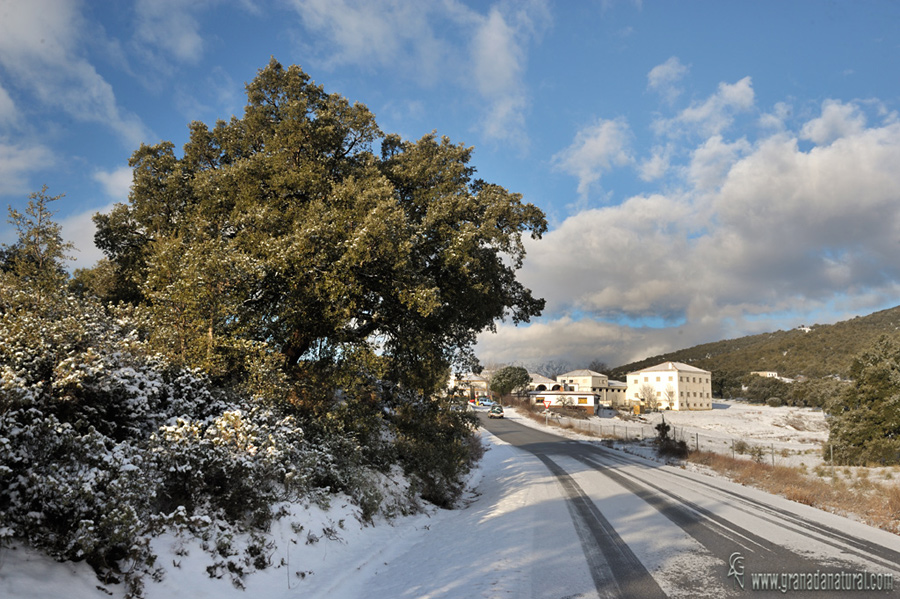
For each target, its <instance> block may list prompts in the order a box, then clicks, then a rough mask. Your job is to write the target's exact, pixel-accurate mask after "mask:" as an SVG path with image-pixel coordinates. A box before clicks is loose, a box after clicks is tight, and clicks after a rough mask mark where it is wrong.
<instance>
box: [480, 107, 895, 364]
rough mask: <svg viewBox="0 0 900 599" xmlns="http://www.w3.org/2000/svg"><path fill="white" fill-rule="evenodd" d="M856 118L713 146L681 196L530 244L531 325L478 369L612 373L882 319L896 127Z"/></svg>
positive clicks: (851, 113) (637, 201)
mask: <svg viewBox="0 0 900 599" xmlns="http://www.w3.org/2000/svg"><path fill="white" fill-rule="evenodd" d="M738 95H739V96H740V94H738ZM739 105H746V103H744V104H740V103H739ZM861 111H862V108H861V107H860V106H859V105H855V104H844V103H840V102H834V101H831V102H825V103H824V104H823V105H822V110H821V113H820V114H819V115H818V116H816V117H815V118H813V119H810V120H809V121H808V122H806V123H805V124H802V125H800V126H799V128H798V130H797V131H795V132H793V133H792V132H790V131H775V132H774V133H769V134H768V136H764V137H762V138H760V139H758V140H756V141H755V142H750V141H748V140H746V139H739V140H736V141H729V140H727V139H726V138H724V137H722V136H718V135H713V136H711V137H708V138H706V139H705V140H704V141H703V142H701V143H699V144H698V145H697V146H696V147H695V148H694V150H693V151H691V152H690V157H689V159H688V162H687V164H686V166H685V168H684V171H685V181H684V183H685V188H684V189H681V190H679V191H677V192H675V191H666V192H660V193H648V194H646V195H640V196H635V197H632V198H630V199H628V200H626V201H624V202H623V203H621V204H620V205H616V206H608V207H603V208H599V209H593V210H586V211H583V212H581V213H579V214H575V215H573V216H571V217H570V218H568V219H567V220H566V221H564V222H563V223H562V224H561V225H560V226H559V227H558V228H556V229H555V230H553V231H551V232H549V233H548V234H546V235H545V236H544V238H543V240H540V241H535V242H531V243H529V245H528V252H529V255H528V258H527V260H526V262H525V267H524V269H523V271H522V273H521V279H522V281H523V283H525V284H526V285H527V286H528V287H530V288H531V289H532V290H533V291H534V292H535V294H536V295H538V296H541V297H545V298H546V299H547V308H546V310H545V315H544V316H543V317H542V318H541V319H540V321H539V322H538V323H537V324H538V325H539V326H535V325H531V326H529V327H525V328H523V329H522V330H518V329H515V328H513V327H511V326H505V325H501V326H500V327H499V329H498V333H497V335H496V336H484V337H483V338H482V339H481V342H480V346H479V351H480V352H481V354H480V355H482V356H489V357H490V359H491V360H493V361H498V362H499V361H503V359H504V356H505V355H506V354H507V353H508V352H507V351H506V350H504V349H503V348H504V347H515V348H517V349H519V348H521V347H522V345H521V344H522V343H527V344H529V347H539V348H540V351H544V352H550V353H553V354H554V356H555V357H556V358H567V359H569V360H572V361H575V362H578V361H581V362H584V363H586V362H588V361H590V360H591V359H595V358H599V359H604V360H606V361H607V362H609V363H612V364H621V363H626V362H628V361H630V360H632V359H635V358H642V357H646V356H649V355H653V354H654V353H661V352H664V351H669V350H674V349H678V348H682V347H689V346H691V345H695V344H697V343H702V342H706V341H710V340H716V339H722V338H728V337H733V336H739V335H746V334H750V333H753V332H761V331H764V330H773V329H774V328H779V327H784V326H787V327H790V326H796V325H797V324H798V323H797V322H793V323H791V322H790V315H795V314H808V313H810V312H816V313H827V314H831V315H832V316H834V317H835V318H834V319H837V317H840V316H842V315H843V316H844V317H846V316H848V315H853V314H856V313H859V311H861V310H866V309H870V310H875V309H879V308H881V307H883V306H884V304H885V303H886V302H889V301H891V300H893V299H894V298H896V297H897V293H898V290H900V263H898V262H897V260H896V255H897V251H898V249H900V191H898V190H900V169H897V168H896V165H897V164H900V122H897V120H896V119H894V118H892V117H891V116H890V115H887V116H885V117H884V118H883V119H882V120H881V121H880V122H879V123H877V124H875V125H870V126H867V125H866V119H865V117H864V116H863V113H862V112H861ZM870 118H871V117H870ZM802 138H808V139H811V140H813V141H816V143H820V144H823V145H816V146H814V147H812V148H811V149H808V150H805V149H802V148H801V145H800V140H801V139H802ZM846 298H853V301H852V302H849V301H845V300H846ZM850 304H852V306H851V305H850ZM795 318H796V317H795ZM636 323H637V325H641V324H642V323H650V324H652V326H654V327H656V328H654V329H652V330H651V329H648V328H642V327H641V326H637V328H635V324H636ZM591 339H595V340H594V342H593V343H592V342H591Z"/></svg>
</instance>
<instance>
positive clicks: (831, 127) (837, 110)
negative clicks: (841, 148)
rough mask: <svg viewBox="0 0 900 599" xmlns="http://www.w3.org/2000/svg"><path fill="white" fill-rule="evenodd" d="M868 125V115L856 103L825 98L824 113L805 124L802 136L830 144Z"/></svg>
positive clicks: (815, 141)
mask: <svg viewBox="0 0 900 599" xmlns="http://www.w3.org/2000/svg"><path fill="white" fill-rule="evenodd" d="M865 126H866V117H865V115H864V114H863V113H862V111H861V110H860V109H859V108H858V107H857V106H856V105H854V104H852V103H851V104H844V103H842V102H839V101H837V100H825V102H824V103H823V104H822V115H821V116H820V117H818V118H816V119H813V120H811V121H809V122H808V123H806V124H805V125H803V129H801V130H800V137H801V138H803V139H808V140H810V141H812V142H813V143H815V144H818V145H823V144H829V143H831V142H833V141H834V140H836V139H840V138H842V137H846V136H848V135H854V134H856V133H859V132H860V131H862V130H863V128H864V127H865Z"/></svg>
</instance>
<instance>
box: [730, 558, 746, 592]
mask: <svg viewBox="0 0 900 599" xmlns="http://www.w3.org/2000/svg"><path fill="white" fill-rule="evenodd" d="M728 578H734V582H733V583H732V584H733V585H734V588H737V587H738V585H740V587H741V590H743V588H744V556H743V555H741V554H740V552H738V551H735V552H734V553H732V554H731V557H729V558H728Z"/></svg>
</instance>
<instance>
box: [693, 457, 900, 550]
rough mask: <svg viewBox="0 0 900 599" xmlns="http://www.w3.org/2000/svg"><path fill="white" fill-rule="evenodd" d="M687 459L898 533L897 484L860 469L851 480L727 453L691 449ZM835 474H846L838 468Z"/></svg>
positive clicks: (899, 503) (742, 481) (899, 489)
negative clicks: (878, 478)
mask: <svg viewBox="0 0 900 599" xmlns="http://www.w3.org/2000/svg"><path fill="white" fill-rule="evenodd" d="M688 461H690V462H695V463H698V464H703V465H705V466H708V467H710V468H711V469H713V470H715V471H716V472H718V473H720V474H722V475H724V476H727V477H728V478H730V479H732V480H734V481H735V482H738V483H740V484H743V485H747V486H752V487H756V488H758V489H762V490H764V491H768V492H769V493H774V494H776V495H781V496H782V497H785V498H787V499H790V500H791V501H796V502H798V503H803V504H806V505H809V506H812V507H816V508H819V509H823V510H826V511H829V512H833V513H838V514H852V515H854V516H857V517H858V518H860V519H861V520H862V521H863V522H866V523H867V524H870V525H872V526H876V527H878V528H881V529H883V530H887V531H889V532H893V533H900V487H898V486H897V485H895V484H883V483H880V482H876V481H874V480H872V479H871V478H870V477H869V476H868V472H867V471H865V470H862V471H861V472H860V474H859V475H858V476H857V477H856V479H854V480H847V479H842V478H841V477H840V476H837V477H835V479H834V480H828V479H826V478H824V476H823V475H824V474H826V473H827V470H826V469H824V468H823V469H817V471H816V474H818V476H816V475H809V474H807V473H806V472H805V471H804V470H805V469H801V468H791V467H787V466H772V465H770V464H761V463H759V462H755V461H750V460H738V459H734V458H731V457H729V456H725V455H721V454H716V453H710V452H694V453H692V454H691V455H690V456H689V457H688ZM837 473H838V474H844V475H845V476H847V477H848V479H849V478H851V477H852V473H850V474H848V473H847V472H846V471H844V472H843V473H842V472H840V471H838V472H837Z"/></svg>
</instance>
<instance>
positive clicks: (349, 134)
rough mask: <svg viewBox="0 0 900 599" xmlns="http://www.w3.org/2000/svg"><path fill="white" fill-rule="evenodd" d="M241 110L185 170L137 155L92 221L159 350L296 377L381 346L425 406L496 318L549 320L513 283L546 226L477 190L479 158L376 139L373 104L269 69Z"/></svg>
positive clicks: (164, 149) (216, 368)
mask: <svg viewBox="0 0 900 599" xmlns="http://www.w3.org/2000/svg"><path fill="white" fill-rule="evenodd" d="M247 98H248V104H247V107H246V109H245V111H244V115H243V117H242V118H240V119H238V118H233V119H232V120H231V121H228V122H225V121H219V122H218V123H216V126H215V127H214V128H213V129H212V130H210V129H209V128H208V127H207V126H206V125H204V124H202V123H192V124H191V127H190V128H191V135H190V140H189V141H188V143H187V144H186V145H185V148H184V156H183V157H182V158H178V157H176V155H175V153H174V148H173V145H172V144H171V143H169V142H164V143H161V144H158V145H156V146H142V147H141V148H140V149H139V150H138V151H137V152H135V154H134V155H133V156H132V159H131V162H130V164H131V166H132V167H133V168H134V185H133V188H132V193H131V196H130V202H129V204H128V205H123V206H118V207H117V208H116V209H115V210H113V212H112V213H111V214H109V215H108V216H98V217H97V219H95V220H96V222H97V226H98V233H97V245H98V246H99V247H100V248H101V249H103V251H104V252H105V253H106V255H107V256H108V257H109V259H110V261H111V262H112V263H113V265H114V275H113V277H112V279H113V280H114V281H117V283H116V288H115V290H114V291H113V292H112V293H108V292H107V294H106V295H107V296H108V297H116V298H121V299H128V298H131V299H132V301H135V302H139V303H142V304H144V305H146V306H147V307H148V309H149V310H150V311H151V313H152V315H153V318H154V319H155V320H156V321H157V322H159V323H160V324H161V325H163V326H161V327H160V329H159V330H158V332H156V333H155V338H153V339H151V342H152V343H153V344H154V345H155V346H157V347H160V348H167V349H166V351H167V352H169V353H174V356H173V357H176V358H177V359H179V360H180V361H181V362H182V363H184V364H186V365H190V366H199V367H202V368H204V370H206V371H207V372H210V373H211V374H214V375H215V376H222V377H225V378H226V379H228V378H235V377H237V378H240V377H241V376H242V367H241V364H242V363H243V362H245V361H246V359H247V356H245V355H244V353H243V352H244V345H243V343H244V342H265V343H267V344H269V345H270V346H272V347H273V348H274V349H276V350H277V351H278V352H279V353H280V354H281V356H282V357H283V360H284V362H285V363H286V365H287V366H288V367H289V368H292V367H296V368H298V369H300V370H302V369H303V368H304V367H305V365H306V364H308V363H309V362H311V361H312V362H316V363H318V364H317V368H318V367H320V366H324V367H325V368H329V367H331V366H330V365H328V364H323V362H332V365H333V363H334V362H335V360H336V359H337V358H338V357H339V356H341V355H342V354H344V353H345V352H347V351H357V350H362V351H365V350H370V349H372V348H374V347H376V346H377V347H378V348H379V351H380V353H381V355H382V356H383V357H384V359H385V364H384V374H385V376H386V377H387V378H389V379H390V380H393V381H395V382H398V383H402V384H404V385H405V386H407V387H408V388H414V389H420V390H421V391H423V392H424V393H425V394H427V395H428V394H431V393H433V392H434V391H436V390H437V389H438V388H439V387H440V386H441V385H442V384H443V382H444V379H445V376H446V373H447V371H448V368H449V366H450V365H451V364H456V365H458V366H459V367H461V368H463V369H469V368H470V367H471V366H472V365H473V363H474V362H475V360H474V356H473V354H472V346H473V345H474V343H475V339H476V336H477V335H478V333H480V332H481V331H484V330H485V329H491V328H492V327H493V326H494V322H495V320H497V319H499V318H503V317H506V316H509V317H511V319H512V320H513V321H514V322H522V321H527V320H529V318H531V317H532V316H535V315H537V314H539V313H540V311H541V309H542V308H543V305H544V302H543V300H540V299H536V298H534V297H532V295H531V292H530V291H529V290H528V289H526V288H524V287H523V286H522V285H521V284H520V283H519V282H518V281H517V280H516V278H515V273H516V271H517V270H518V269H519V268H520V267H521V265H522V260H523V257H524V247H523V245H522V241H521V235H522V234H523V233H525V232H530V233H531V234H532V235H533V236H535V237H539V236H540V235H541V234H542V233H543V232H544V231H545V230H546V222H545V220H544V216H543V214H542V213H541V211H540V210H538V209H537V208H536V207H534V206H533V205H531V204H526V203H523V202H522V201H521V196H519V195H518V194H514V193H510V192H508V191H507V190H505V189H503V188H501V187H499V186H496V185H492V184H489V183H485V182H484V181H480V180H477V179H473V175H474V172H475V169H474V168H473V167H472V166H470V165H469V162H470V158H471V153H472V150H471V148H466V147H464V146H462V145H456V144H452V143H450V141H449V140H447V139H446V138H440V139H439V138H437V136H435V135H434V134H431V135H426V136H425V137H423V138H422V139H420V140H419V141H417V142H407V141H403V140H402V139H400V137H398V136H396V135H386V136H383V135H382V133H381V131H380V130H379V129H378V127H377V125H376V123H375V119H374V116H373V115H372V114H371V113H370V112H369V111H368V109H367V108H366V107H365V106H363V105H361V104H353V105H350V104H349V103H348V102H347V101H346V99H344V98H342V97H340V96H338V95H336V94H326V93H325V92H324V90H323V89H322V88H321V87H320V86H317V85H315V84H314V83H313V82H311V81H310V79H309V77H308V76H307V75H306V74H305V73H304V72H303V71H302V70H300V68H299V67H296V66H291V67H288V68H284V67H282V66H281V65H280V64H279V63H277V62H276V61H274V60H273V61H271V62H270V63H269V65H268V66H267V67H266V68H265V69H262V70H261V71H260V72H259V74H258V76H257V77H256V79H255V80H254V81H252V82H251V83H250V84H248V86H247ZM376 142H380V150H381V151H380V156H379V155H375V154H374V153H373V152H372V146H373V145H374V144H375V143H376ZM104 280H109V277H104ZM232 368H234V369H235V370H232Z"/></svg>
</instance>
